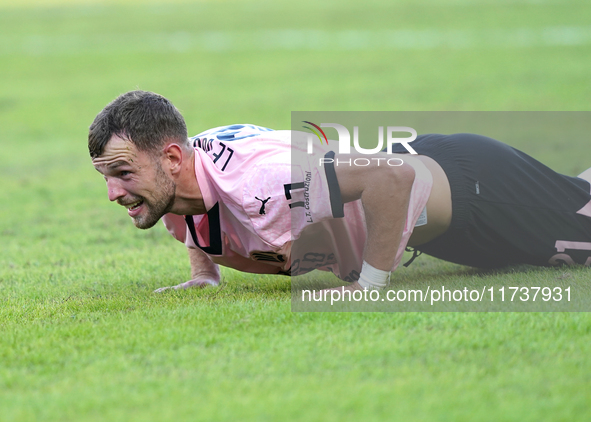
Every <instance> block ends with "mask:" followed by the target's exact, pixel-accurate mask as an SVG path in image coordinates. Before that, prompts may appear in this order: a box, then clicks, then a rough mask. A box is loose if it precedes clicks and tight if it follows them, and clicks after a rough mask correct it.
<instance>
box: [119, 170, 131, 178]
mask: <svg viewBox="0 0 591 422" xmlns="http://www.w3.org/2000/svg"><path fill="white" fill-rule="evenodd" d="M130 174H131V172H130V171H125V170H123V171H120V172H119V176H121V177H125V176H129V175H130Z"/></svg>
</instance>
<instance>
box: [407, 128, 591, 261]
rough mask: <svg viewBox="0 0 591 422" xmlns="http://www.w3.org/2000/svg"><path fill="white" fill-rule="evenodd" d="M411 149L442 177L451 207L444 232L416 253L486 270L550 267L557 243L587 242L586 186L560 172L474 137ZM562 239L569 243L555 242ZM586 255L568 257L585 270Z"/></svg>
mask: <svg viewBox="0 0 591 422" xmlns="http://www.w3.org/2000/svg"><path fill="white" fill-rule="evenodd" d="M413 147H414V148H415V150H417V152H418V153H419V154H423V155H427V156H430V157H431V158H433V159H435V160H436V161H437V162H438V163H439V164H440V166H441V167H442V168H443V170H444V171H445V172H446V175H447V176H448V179H449V181H450V186H451V191H452V207H453V214H452V222H451V226H450V228H449V230H448V231H447V232H446V233H444V234H443V235H442V236H440V237H438V238H436V239H434V240H433V241H431V242H428V243H426V244H424V245H420V246H418V247H417V249H418V250H422V251H423V252H425V253H427V254H429V255H433V256H435V257H438V258H441V259H445V260H448V261H451V262H456V263H460V264H464V265H471V266H477V267H485V268H486V267H499V266H504V265H510V264H523V263H525V264H532V265H552V264H556V263H557V258H556V255H557V254H558V253H559V250H558V249H557V245H558V248H559V249H560V248H563V247H564V246H573V245H574V246H576V245H580V244H581V243H585V242H591V218H590V217H587V216H586V215H583V214H580V213H579V214H577V211H579V210H581V209H582V208H584V207H585V205H586V204H588V203H589V201H590V200H591V195H590V189H589V183H588V182H586V181H585V180H582V179H580V178H575V177H567V176H563V175H561V174H558V173H556V172H554V171H553V170H551V169H550V168H548V167H546V166H545V165H543V164H542V163H540V162H538V161H536V160H535V159H533V158H532V157H529V156H528V155H527V154H524V153H523V152H521V151H518V150H516V149H514V148H511V147H509V146H508V145H505V144H503V143H501V142H498V141H495V140H493V139H490V138H486V137H483V136H478V135H470V134H457V135H424V136H422V137H419V139H417V140H416V141H415V142H413ZM590 207H591V206H590ZM561 241H564V242H566V243H557V242H561ZM589 245H591V243H590V244H589ZM563 249H564V248H563ZM563 252H564V251H563ZM587 255H590V253H589V251H584V250H582V251H573V253H572V254H571V255H569V257H568V258H569V259H570V260H571V261H572V262H577V263H581V264H584V263H586V261H587ZM563 257H564V256H563ZM563 261H564V262H568V263H571V262H569V260H568V259H564V260H563Z"/></svg>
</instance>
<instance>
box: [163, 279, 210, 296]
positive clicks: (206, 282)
mask: <svg viewBox="0 0 591 422" xmlns="http://www.w3.org/2000/svg"><path fill="white" fill-rule="evenodd" d="M218 284H219V281H218V280H214V279H213V278H203V277H202V278H194V279H193V280H189V281H187V282H185V283H181V284H177V285H176V286H167V287H160V288H159V289H156V290H154V293H162V292H163V291H165V290H170V289H174V290H184V289H188V288H190V287H197V288H200V289H203V288H204V287H207V286H217V285H218Z"/></svg>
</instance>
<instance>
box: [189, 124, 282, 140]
mask: <svg viewBox="0 0 591 422" xmlns="http://www.w3.org/2000/svg"><path fill="white" fill-rule="evenodd" d="M272 131H273V129H269V128H267V127H262V126H256V125H247V124H245V125H230V126H221V127H216V128H213V129H209V130H206V131H205V132H201V133H200V134H199V135H196V136H194V137H192V138H191V139H192V140H195V139H198V138H216V139H217V140H219V141H230V142H231V141H237V140H239V139H244V138H251V137H253V136H259V135H261V134H263V133H265V132H272Z"/></svg>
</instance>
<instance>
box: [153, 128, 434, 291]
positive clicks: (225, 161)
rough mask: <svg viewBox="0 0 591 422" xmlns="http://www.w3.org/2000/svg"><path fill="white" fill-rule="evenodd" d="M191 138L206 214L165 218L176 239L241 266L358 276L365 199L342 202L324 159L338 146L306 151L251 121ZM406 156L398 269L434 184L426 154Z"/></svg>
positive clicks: (262, 271)
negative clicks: (410, 179) (407, 193)
mask: <svg viewBox="0 0 591 422" xmlns="http://www.w3.org/2000/svg"><path fill="white" fill-rule="evenodd" d="M191 139H192V141H193V142H194V146H195V174H196V177H197V182H198V184H199V187H200V189H201V191H202V194H203V200H204V202H205V207H206V209H207V213H206V214H203V215H194V216H179V215H173V214H167V215H165V216H164V217H163V222H164V224H165V226H166V228H167V229H168V231H169V232H170V233H171V234H172V235H173V236H174V237H175V238H176V239H177V240H179V241H180V242H183V243H184V244H185V245H186V246H187V247H189V248H200V249H201V250H203V251H204V252H205V253H207V254H208V255H209V257H210V258H211V259H212V261H213V262H215V263H217V264H220V265H224V266H227V267H231V268H235V269H237V270H240V271H246V272H252V273H260V274H277V273H282V274H291V275H299V274H303V273H306V272H308V271H311V270H314V269H319V270H324V271H332V272H333V273H334V274H335V275H336V276H337V277H339V278H341V279H343V280H346V281H355V280H357V278H358V277H359V272H360V271H361V265H362V262H363V250H364V247H365V241H366V236H367V231H366V227H365V217H364V213H363V208H362V205H361V201H360V200H358V201H354V202H350V203H347V204H343V203H342V201H341V198H340V191H339V188H338V183H337V180H336V175H335V172H334V167H332V166H331V165H320V164H319V162H320V161H321V160H320V158H322V157H327V156H330V154H334V153H332V152H331V151H332V150H337V146H336V144H335V143H331V144H329V145H322V146H318V145H314V152H313V153H312V154H307V153H304V150H303V148H298V146H292V132H291V131H274V130H271V129H267V128H262V127H259V126H254V125H232V126H224V127H219V128H214V129H211V130H208V131H206V132H203V133H201V134H199V135H197V136H195V137H193V138H191ZM327 154H328V155H327ZM325 161H327V160H325ZM404 161H405V162H408V163H409V164H410V165H412V167H413V168H414V170H415V181H414V184H413V188H412V193H411V197H410V205H409V209H408V215H407V221H406V225H405V227H404V232H403V235H402V241H401V243H400V246H399V248H398V253H397V255H396V262H395V264H394V266H393V268H392V269H395V268H396V267H397V266H398V264H399V263H400V261H401V259H402V254H403V252H404V248H405V246H406V244H407V242H408V239H409V238H410V235H411V234H412V230H413V228H414V226H415V224H416V222H417V220H418V218H419V216H420V215H421V212H422V211H423V209H424V208H425V205H426V203H427V200H428V199H429V194H430V191H431V186H432V176H431V173H430V172H429V170H428V169H427V168H426V167H425V166H424V165H423V163H422V162H421V161H420V160H417V159H416V158H414V157H412V156H408V158H407V157H406V156H405V158H404Z"/></svg>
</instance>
